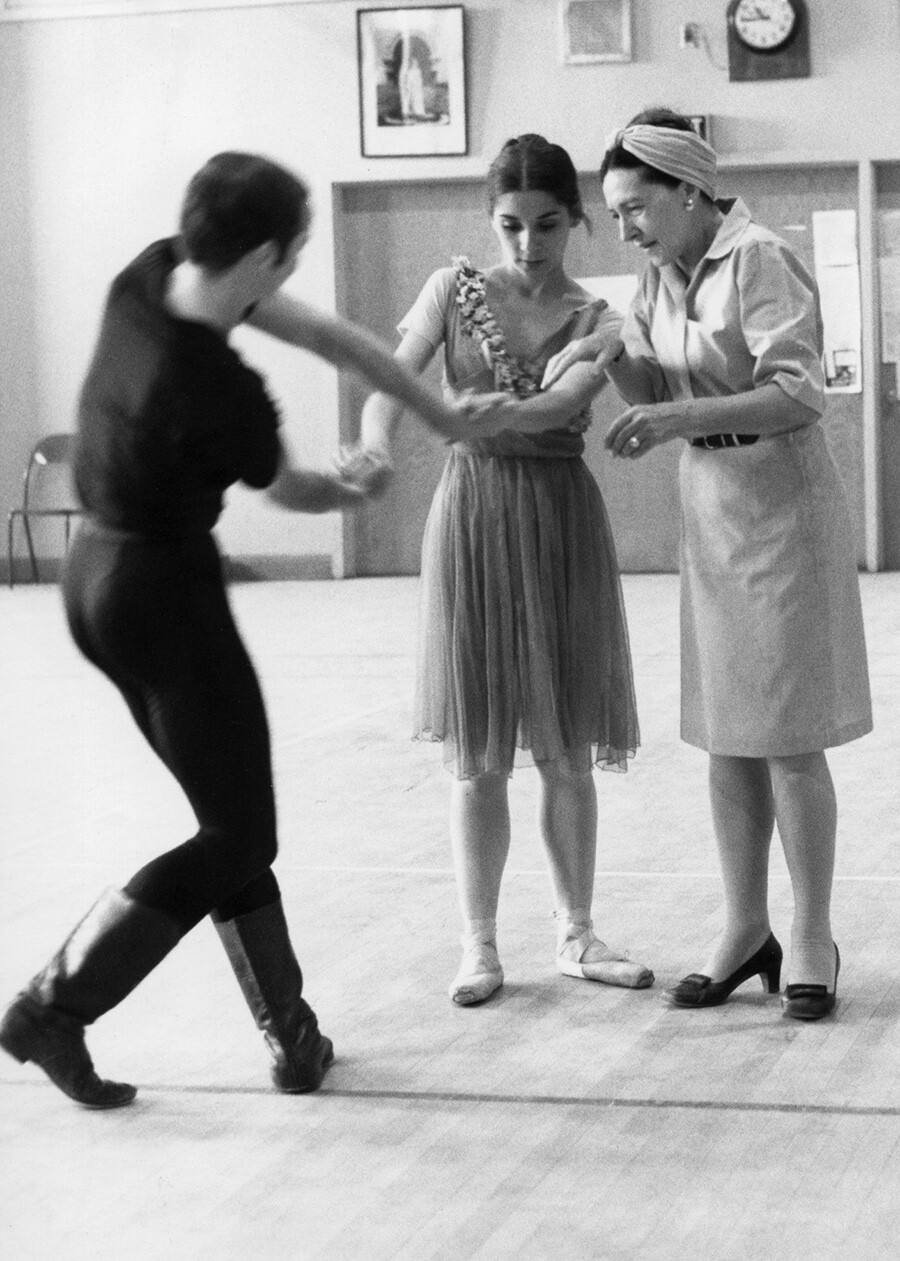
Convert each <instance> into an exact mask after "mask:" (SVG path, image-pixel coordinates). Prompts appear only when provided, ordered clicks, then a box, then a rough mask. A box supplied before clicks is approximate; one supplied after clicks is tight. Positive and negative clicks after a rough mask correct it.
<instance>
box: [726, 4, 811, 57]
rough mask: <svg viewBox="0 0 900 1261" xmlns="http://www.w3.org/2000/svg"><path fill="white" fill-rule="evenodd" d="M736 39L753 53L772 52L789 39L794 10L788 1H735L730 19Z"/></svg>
mask: <svg viewBox="0 0 900 1261" xmlns="http://www.w3.org/2000/svg"><path fill="white" fill-rule="evenodd" d="M732 21H733V22H734V30H735V33H736V34H737V36H738V37H739V39H741V40H743V42H744V43H745V44H746V45H747V47H748V48H753V49H755V50H756V51H757V52H774V51H775V49H776V48H780V47H781V46H782V44H785V43H786V42H787V41H788V40H789V39H790V37H791V34H792V33H793V30H794V27H795V26H796V25H797V10H796V9H795V8H794V5H793V4H792V3H791V0H738V3H737V5H736V6H735V9H734V14H733V17H732Z"/></svg>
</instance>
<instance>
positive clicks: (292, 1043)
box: [214, 899, 334, 1094]
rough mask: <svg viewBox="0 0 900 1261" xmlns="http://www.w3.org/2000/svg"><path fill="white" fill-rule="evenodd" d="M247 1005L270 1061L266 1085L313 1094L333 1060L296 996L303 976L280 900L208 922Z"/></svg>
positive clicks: (327, 1043) (310, 1012)
mask: <svg viewBox="0 0 900 1261" xmlns="http://www.w3.org/2000/svg"><path fill="white" fill-rule="evenodd" d="M214 923H215V925H216V931H217V933H218V934H219V936H220V938H221V939H222V944H223V945H224V947H225V951H226V953H227V955H228V959H229V962H230V963H231V966H232V968H233V969H234V974H235V976H236V977H237V979H238V984H239V985H240V987H241V990H242V992H243V995H244V998H245V999H246V1001H247V1006H248V1007H249V1008H250V1011H251V1012H252V1014H253V1019H254V1020H255V1021H256V1024H257V1027H258V1028H259V1029H261V1030H262V1032H263V1034H264V1036H265V1039H266V1042H267V1044H268V1047H269V1050H270V1051H271V1053H272V1058H273V1059H274V1061H275V1063H274V1065H273V1066H272V1081H273V1082H274V1083H275V1085H276V1086H277V1087H278V1089H279V1090H283V1091H285V1092H287V1093H288V1094H305V1093H307V1092H308V1091H311V1090H318V1088H319V1086H320V1085H321V1083H322V1078H323V1077H324V1076H325V1073H326V1072H327V1071H328V1067H329V1065H330V1064H331V1063H332V1062H333V1060H334V1048H333V1047H332V1045H331V1039H330V1038H326V1037H323V1035H322V1034H321V1033H320V1032H319V1023H318V1021H317V1020H316V1016H315V1012H314V1011H313V1009H312V1008H311V1007H310V1005H309V1003H307V1001H306V1000H305V999H304V998H303V997H302V993H303V975H302V973H301V971H300V965H299V963H298V962H297V957H296V955H295V954H294V949H293V946H292V945H291V939H290V937H289V935H288V927H287V921H286V920H285V918H284V909H283V907H282V905H281V900H280V899H279V900H278V901H276V902H270V903H269V905H268V906H262V907H259V909H258V910H255V911H250V912H248V913H247V914H246V915H238V916H236V917H235V918H234V919H229V920H214Z"/></svg>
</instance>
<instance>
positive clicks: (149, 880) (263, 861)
mask: <svg viewBox="0 0 900 1261" xmlns="http://www.w3.org/2000/svg"><path fill="white" fill-rule="evenodd" d="M64 592H65V602H66V614H67V616H68V619H69V626H70V628H71V631H72V634H73V636H74V638H75V642H76V643H77V645H78V647H79V648H80V649H81V651H82V652H83V653H84V655H85V656H86V657H87V658H88V660H89V661H91V662H93V664H94V665H96V666H97V667H98V668H99V669H100V670H102V671H103V673H104V674H106V675H107V676H108V677H109V678H110V679H111V680H112V682H113V683H114V684H115V685H116V687H117V688H118V689H119V691H120V692H121V693H122V695H123V696H124V698H125V700H126V702H127V704H128V707H129V709H130V710H131V713H132V715H133V716H134V720H135V722H136V723H137V725H138V726H139V727H140V729H141V731H142V732H143V733H144V735H145V736H146V738H147V740H148V741H149V743H150V745H151V747H152V748H153V749H154V750H155V751H156V753H158V754H159V756H160V757H161V758H162V760H163V762H164V763H165V764H166V766H167V767H168V768H169V770H170V771H171V772H172V774H173V775H174V776H175V778H176V779H177V780H178V782H179V784H180V785H181V787H182V789H183V790H184V792H185V795H186V796H187V798H188V801H189V802H190V804H191V806H192V808H193V810H194V813H195V815H196V817H197V822H198V824H199V831H198V832H197V834H196V836H193V837H192V838H191V839H190V840H188V841H185V842H184V843H183V844H181V845H177V846H176V847H175V848H174V849H171V850H169V851H168V852H167V853H165V854H161V855H160V856H159V857H158V858H154V859H153V860H152V861H151V862H149V863H147V865H146V866H145V867H142V868H141V869H140V871H138V872H137V873H136V875H134V876H133V877H132V879H131V880H130V881H129V883H128V884H127V886H126V889H125V892H126V893H128V894H129V896H130V897H133V898H135V899H136V900H137V901H139V902H141V903H143V904H144V905H145V906H152V907H155V908H157V909H158V910H160V911H163V912H164V913H165V914H167V915H168V916H169V917H170V918H172V919H174V920H176V921H177V922H178V923H179V924H180V925H181V926H182V927H183V928H184V930H185V931H187V930H188V929H190V928H193V926H194V925H195V924H196V923H198V922H199V921H200V920H201V919H203V917H204V916H205V915H208V914H213V915H214V917H215V918H216V919H219V920H225V919H231V918H233V917H234V916H236V915H240V914H245V913H246V912H248V911H251V910H255V909H257V908H258V907H260V906H264V905H268V904H269V903H270V902H273V901H275V900H276V898H277V897H278V883H277V881H276V879H275V876H274V874H273V873H272V871H271V865H272V863H273V862H274V860H275V854H276V847H277V843H276V830H275V797H274V791H273V787H272V768H271V752H270V745H269V729H268V722H267V720H266V712H265V707H264V705H263V699H262V694H261V692H260V688H259V681H258V679H257V677H256V671H255V670H254V668H253V665H252V663H251V661H250V658H249V657H248V655H247V652H246V649H245V648H244V645H243V643H242V641H241V638H240V635H239V634H238V631H237V627H236V626H235V623H234V619H233V617H232V614H231V609H230V607H229V604H228V599H227V596H226V593H225V586H224V582H223V578H222V569H221V563H220V560H219V554H218V551H217V549H216V545H215V543H214V542H213V540H212V538H211V537H210V536H209V535H203V536H200V537H197V538H191V539H174V540H163V541H157V540H150V539H146V538H138V537H132V536H126V535H123V534H121V533H119V532H116V531H111V530H107V529H106V528H104V527H101V526H98V525H96V524H93V523H90V522H89V523H87V524H85V525H84V526H83V527H82V529H81V530H80V531H79V534H78V537H77V538H76V540H75V542H74V543H73V545H72V549H71V551H70V553H69V557H68V561H67V565H66V575H65V582H64Z"/></svg>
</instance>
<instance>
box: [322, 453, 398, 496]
mask: <svg viewBox="0 0 900 1261" xmlns="http://www.w3.org/2000/svg"><path fill="white" fill-rule="evenodd" d="M335 467H336V469H337V474H338V477H339V478H340V479H341V481H343V482H345V483H350V484H351V485H353V486H356V487H357V489H358V490H359V491H360V493H361V494H362V495H364V496H365V497H366V498H369V499H377V498H378V496H379V495H383V494H384V492H385V490H386V489H387V485H388V482H389V481H390V480H391V477H392V476H393V473H394V462H393V460H392V459H391V457H390V453H389V452H388V451H386V450H385V449H384V447H375V446H366V445H365V444H364V443H362V442H357V443H353V444H352V445H350V446H344V447H341V453H340V457H339V458H338V459H337V460H336V461H335Z"/></svg>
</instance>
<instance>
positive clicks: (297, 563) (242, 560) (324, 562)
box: [0, 553, 334, 587]
mask: <svg viewBox="0 0 900 1261" xmlns="http://www.w3.org/2000/svg"><path fill="white" fill-rule="evenodd" d="M222 561H223V566H224V569H225V578H226V580H227V581H228V582H296V581H303V582H309V581H311V580H318V579H323V578H333V577H334V570H333V567H332V563H331V557H330V556H329V555H328V554H327V553H322V554H320V553H312V554H311V555H307V556H280V555H265V554H263V555H258V556H257V555H254V556H224V557H223V558H222ZM38 572H39V575H40V581H41V582H42V583H54V582H59V578H60V574H61V572H62V558H61V557H58V556H40V557H38ZM13 581H14V583H15V585H16V586H23V587H24V586H31V585H33V584H34V577H33V575H32V572H31V564H30V562H29V560H28V558H27V556H17V557H16V558H15V559H14V561H13ZM0 583H2V585H3V586H7V585H8V584H9V561H8V560H6V559H5V558H4V559H3V560H0Z"/></svg>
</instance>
